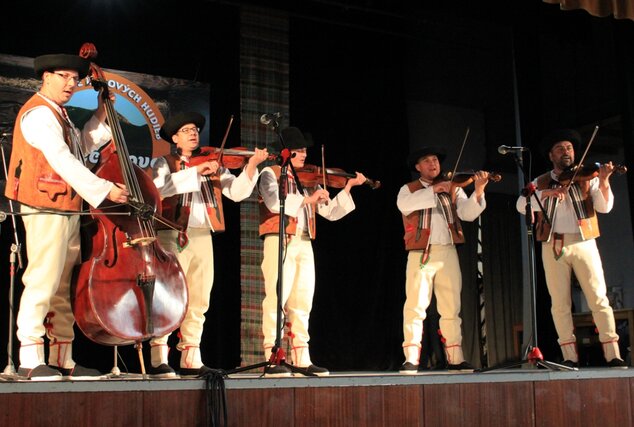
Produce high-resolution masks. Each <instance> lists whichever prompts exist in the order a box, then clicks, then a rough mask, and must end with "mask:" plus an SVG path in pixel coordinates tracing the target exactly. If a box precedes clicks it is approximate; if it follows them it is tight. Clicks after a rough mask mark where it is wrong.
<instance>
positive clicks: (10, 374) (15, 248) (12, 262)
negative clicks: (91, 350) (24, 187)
mask: <svg viewBox="0 0 634 427" xmlns="http://www.w3.org/2000/svg"><path fill="white" fill-rule="evenodd" d="M4 136H5V134H3V135H2V138H0V142H2V140H4ZM0 152H2V166H3V169H4V176H5V177H6V176H7V158H6V155H5V153H4V145H2V144H0ZM9 209H10V210H11V212H12V213H13V212H15V209H14V208H13V201H12V200H9ZM0 214H1V215H0V223H2V222H3V221H4V220H5V219H6V217H7V216H6V214H5V213H4V212H0ZM11 223H12V224H13V243H12V244H11V253H10V254H9V298H8V301H9V330H8V334H7V337H8V340H7V366H5V368H4V370H3V371H2V374H1V377H3V378H8V379H15V378H17V371H16V370H15V364H14V363H13V333H14V329H15V325H14V322H15V320H14V315H13V313H14V309H13V305H14V300H15V298H14V296H15V274H16V271H17V269H22V268H23V265H24V264H23V263H22V251H21V249H22V244H21V243H20V239H19V237H18V227H17V223H16V220H15V215H11ZM16 262H17V264H16ZM16 265H17V269H16Z"/></svg>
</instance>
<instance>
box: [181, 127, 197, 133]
mask: <svg viewBox="0 0 634 427" xmlns="http://www.w3.org/2000/svg"><path fill="white" fill-rule="evenodd" d="M178 131H179V132H183V133H187V134H189V133H200V128H197V127H190V128H182V129H179V130H178Z"/></svg>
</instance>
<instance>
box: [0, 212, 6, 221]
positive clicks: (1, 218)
mask: <svg viewBox="0 0 634 427" xmlns="http://www.w3.org/2000/svg"><path fill="white" fill-rule="evenodd" d="M5 219H7V214H6V213H4V212H2V211H0V222H4V220H5Z"/></svg>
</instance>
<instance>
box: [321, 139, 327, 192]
mask: <svg viewBox="0 0 634 427" xmlns="http://www.w3.org/2000/svg"><path fill="white" fill-rule="evenodd" d="M321 172H322V173H321V176H322V179H323V184H324V189H325V188H326V173H327V172H326V156H325V149H324V144H321Z"/></svg>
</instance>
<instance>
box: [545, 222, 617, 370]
mask: <svg viewBox="0 0 634 427" xmlns="http://www.w3.org/2000/svg"><path fill="white" fill-rule="evenodd" d="M553 242H554V239H553V240H552V241H551V242H544V243H542V262H543V264H544V272H545V275H546V285H547V287H548V293H549V294H550V299H551V301H552V306H551V313H552V316H553V322H554V323H555V329H556V330H557V335H558V336H559V339H558V342H559V345H560V346H561V348H562V352H563V354H564V357H565V358H567V359H568V360H572V361H573V362H577V361H578V358H577V355H576V351H574V352H573V351H572V350H573V349H574V344H575V343H576V342H577V338H576V337H575V334H574V324H573V321H572V296H571V284H572V283H571V273H572V272H573V271H574V273H575V277H576V278H577V280H579V284H580V285H581V290H582V291H583V294H584V296H585V298H586V301H587V302H588V307H590V310H591V311H592V318H593V319H594V323H595V325H596V326H597V330H598V331H599V340H600V341H601V343H602V344H603V350H604V354H605V358H606V360H608V361H610V360H612V359H613V358H615V357H618V358H620V357H621V356H620V352H619V347H618V340H619V336H618V334H617V333H616V326H615V323H614V313H613V312H612V308H611V307H610V302H609V300H608V297H607V287H606V284H605V278H604V276H603V266H602V264H601V257H600V255H599V250H598V249H597V244H596V241H595V240H594V239H590V240H585V241H584V240H581V237H580V236H579V235H578V234H565V235H564V244H563V251H562V254H561V257H560V258H559V259H556V258H555V255H554V253H553Z"/></svg>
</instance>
